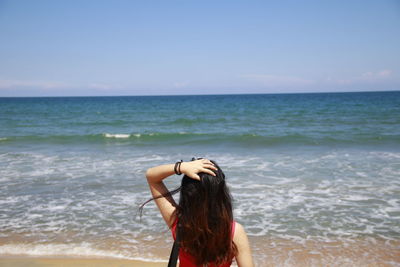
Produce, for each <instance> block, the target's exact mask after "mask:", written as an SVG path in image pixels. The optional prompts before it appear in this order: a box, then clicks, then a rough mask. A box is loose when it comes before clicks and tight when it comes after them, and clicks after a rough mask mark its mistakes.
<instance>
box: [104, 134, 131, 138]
mask: <svg viewBox="0 0 400 267" xmlns="http://www.w3.org/2000/svg"><path fill="white" fill-rule="evenodd" d="M104 136H105V137H107V138H129V137H130V136H131V135H130V134H109V133H105V134H104Z"/></svg>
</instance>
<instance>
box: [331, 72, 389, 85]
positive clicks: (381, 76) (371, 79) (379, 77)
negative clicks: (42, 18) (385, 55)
mask: <svg viewBox="0 0 400 267" xmlns="http://www.w3.org/2000/svg"><path fill="white" fill-rule="evenodd" d="M392 74H393V71H392V70H387V69H385V70H380V71H368V72H364V73H362V74H360V75H358V76H354V77H352V78H348V79H338V80H336V82H337V83H338V84H348V85H350V84H356V83H375V82H382V81H385V80H387V79H388V78H390V77H391V76H392Z"/></svg>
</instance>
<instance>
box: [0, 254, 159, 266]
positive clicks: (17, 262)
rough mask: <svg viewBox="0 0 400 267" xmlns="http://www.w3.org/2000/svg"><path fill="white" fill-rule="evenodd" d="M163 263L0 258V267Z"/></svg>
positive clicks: (157, 264) (156, 263) (148, 263)
mask: <svg viewBox="0 0 400 267" xmlns="http://www.w3.org/2000/svg"><path fill="white" fill-rule="evenodd" d="M166 264H167V263H165V262H145V261H135V260H122V259H90V258H89V259H82V258H36V257H25V256H19V257H17V256H13V257H2V258H0V266H10V267H22V266H32V267H40V266H46V267H50V266H54V267H55V266H82V267H89V266H98V267H103V266H104V267H105V266H109V267H114V266H118V267H124V266H129V267H162V266H166Z"/></svg>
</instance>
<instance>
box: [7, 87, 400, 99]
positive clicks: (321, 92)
mask: <svg viewBox="0 0 400 267" xmlns="http://www.w3.org/2000/svg"><path fill="white" fill-rule="evenodd" d="M385 92H400V89H395V90H382V91H380V90H365V91H320V92H278V93H221V94H155V95H43V96H34V95H30V96H29V95H27V96H0V98H40V97H49V98H57V97H137V96H143V97H151V96H229V95H231V96H232V95H295V94H346V93H385Z"/></svg>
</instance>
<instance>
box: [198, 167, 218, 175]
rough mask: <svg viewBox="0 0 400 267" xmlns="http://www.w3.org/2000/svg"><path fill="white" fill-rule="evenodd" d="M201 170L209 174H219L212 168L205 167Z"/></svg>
mask: <svg viewBox="0 0 400 267" xmlns="http://www.w3.org/2000/svg"><path fill="white" fill-rule="evenodd" d="M201 171H202V172H205V173H208V174H211V175H212V176H217V175H216V174H215V173H214V172H213V171H212V170H210V169H206V168H203V169H202V170H201Z"/></svg>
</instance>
